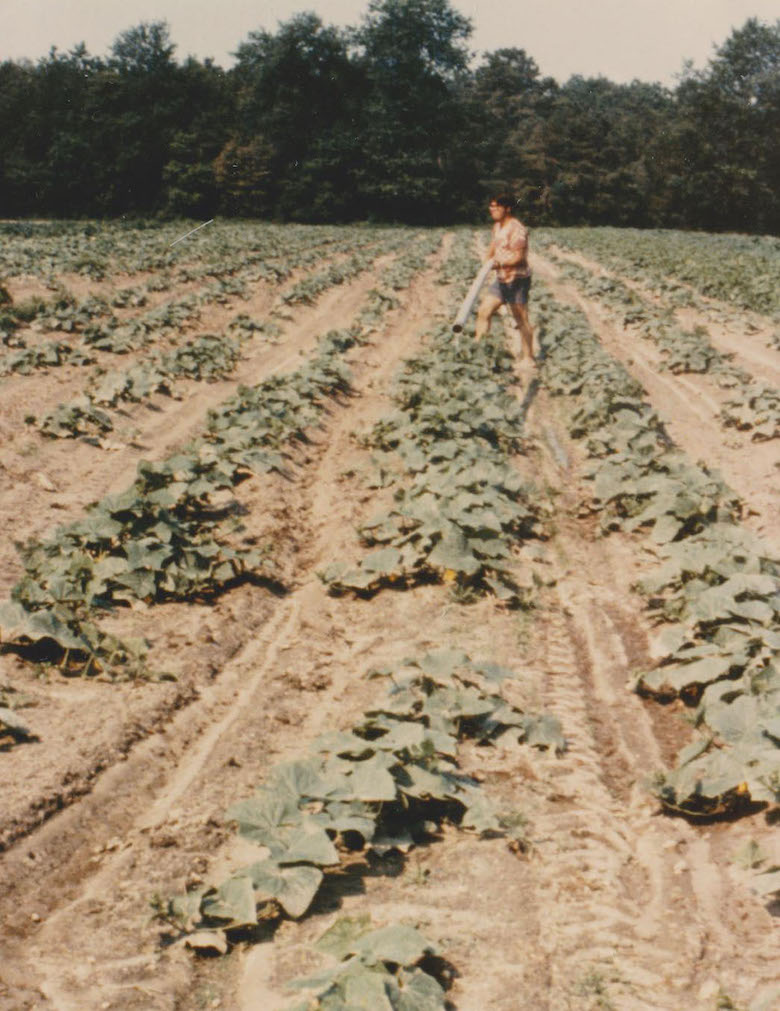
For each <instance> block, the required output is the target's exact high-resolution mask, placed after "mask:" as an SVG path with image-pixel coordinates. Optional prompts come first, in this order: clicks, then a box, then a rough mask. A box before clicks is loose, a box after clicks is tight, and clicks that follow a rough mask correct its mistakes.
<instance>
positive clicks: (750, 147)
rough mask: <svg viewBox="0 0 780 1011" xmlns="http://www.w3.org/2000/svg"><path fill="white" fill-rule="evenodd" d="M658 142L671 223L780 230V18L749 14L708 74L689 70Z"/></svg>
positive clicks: (688, 225)
mask: <svg viewBox="0 0 780 1011" xmlns="http://www.w3.org/2000/svg"><path fill="white" fill-rule="evenodd" d="M655 147H656V150H657V154H658V157H659V159H662V160H663V162H664V165H665V168H666V170H667V182H666V188H667V193H666V201H665V206H664V208H663V213H664V216H665V217H666V219H667V220H669V221H670V222H672V223H674V224H676V225H680V226H683V227H697V228H708V229H732V230H738V231H768V232H777V231H778V230H779V229H780V193H778V189H779V188H778V179H780V21H778V22H776V23H775V25H774V26H770V25H762V24H761V23H760V22H758V21H757V20H756V19H755V18H750V19H749V20H748V21H747V22H746V23H745V25H744V26H743V27H742V28H741V29H737V30H735V31H734V32H732V34H731V36H730V37H729V38H728V39H727V40H726V42H725V43H724V44H723V45H722V46H721V47H720V48H719V49H718V50H717V52H716V55H715V57H714V58H713V59H712V60H711V61H710V63H709V65H708V67H707V68H706V69H705V70H704V71H701V72H694V71H693V70H691V69H690V68H689V69H688V71H687V73H686V74H685V75H684V77H683V80H682V81H681V83H680V85H679V87H678V88H677V91H676V109H675V116H674V120H673V122H672V123H671V124H670V127H669V130H668V132H667V133H666V134H665V135H663V136H659V137H658V139H657V141H656V144H655Z"/></svg>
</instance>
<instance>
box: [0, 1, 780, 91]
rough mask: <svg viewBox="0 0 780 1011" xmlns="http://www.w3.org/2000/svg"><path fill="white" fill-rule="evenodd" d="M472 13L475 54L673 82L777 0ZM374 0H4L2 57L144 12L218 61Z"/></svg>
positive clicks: (338, 19) (94, 34)
mask: <svg viewBox="0 0 780 1011" xmlns="http://www.w3.org/2000/svg"><path fill="white" fill-rule="evenodd" d="M451 3H452V6H453V7H454V8H455V9H456V10H458V11H460V13H462V14H464V15H465V16H466V17H468V18H470V19H471V22H472V24H473V27H474V33H473V35H472V37H471V41H470V48H471V49H472V50H473V51H474V52H475V53H477V54H479V53H481V52H490V51H492V50H495V49H500V48H507V47H515V46H516V47H518V48H522V49H525V51H526V53H527V54H528V55H529V56H531V57H533V59H534V60H536V63H537V64H538V66H539V69H540V71H541V72H542V74H543V75H546V76H550V77H554V78H556V79H557V80H558V81H559V82H561V83H563V82H564V81H565V80H567V79H568V78H569V77H570V76H571V75H572V74H582V75H583V76H586V77H595V76H598V75H603V76H604V77H608V78H609V79H610V80H612V81H614V82H616V83H627V82H629V81H631V80H634V79H638V80H641V81H660V82H661V83H662V84H666V85H669V86H674V84H675V82H676V77H677V75H678V74H679V73H680V71H681V70H682V67H683V63H684V61H685V60H691V61H692V62H693V65H694V66H695V67H698V68H703V67H704V66H705V65H706V63H707V61H708V60H709V59H710V57H711V56H712V55H713V52H714V47H715V46H718V45H721V44H722V43H723V42H724V41H725V39H726V38H727V37H728V36H729V34H730V33H731V30H732V28H738V27H740V26H741V25H743V24H744V23H745V21H746V20H747V18H749V17H757V18H759V19H760V20H763V21H768V22H770V23H774V21H775V20H777V19H778V18H780V0H451ZM367 7H368V0H260V2H258V0H0V26H1V27H0V60H5V59H12V60H20V59H23V58H27V59H30V60H33V61H35V60H37V59H38V58H39V57H41V56H45V55H46V53H48V51H49V49H50V48H51V47H52V46H56V47H57V48H58V49H60V50H63V51H66V50H68V49H70V48H72V46H74V45H75V44H76V43H78V42H82V41H83V42H85V43H86V46H87V49H88V50H89V52H90V53H91V54H92V55H94V56H104V55H106V54H107V53H108V50H109V48H110V46H111V43H112V42H113V40H114V39H115V38H116V36H117V35H118V34H119V33H120V32H121V31H124V30H125V29H126V28H131V27H133V26H134V25H137V24H139V23H140V22H142V21H167V22H168V25H169V27H170V34H171V40H172V41H173V42H175V43H176V47H177V48H176V57H177V58H178V59H180V60H181V59H184V58H185V57H186V56H188V55H193V56H197V57H199V58H200V59H204V58H206V57H212V58H213V59H214V62H215V63H217V64H218V65H220V66H222V67H225V68H227V67H229V66H231V65H232V63H233V59H232V57H231V55H230V54H231V53H232V52H234V51H235V49H236V47H237V46H238V44H239V43H240V42H241V41H243V40H244V39H246V37H247V35H248V33H249V32H250V31H257V30H258V29H267V30H269V31H272V32H273V31H275V30H276V28H277V26H278V24H279V22H280V21H286V20H287V19H288V18H290V17H291V16H292V15H293V14H296V13H299V12H300V11H304V10H313V11H315V12H316V13H317V14H318V15H319V16H320V18H321V19H322V20H323V22H324V23H325V24H334V25H341V26H344V25H355V24H358V23H359V22H360V20H361V18H362V16H363V14H364V13H365V11H366V9H367Z"/></svg>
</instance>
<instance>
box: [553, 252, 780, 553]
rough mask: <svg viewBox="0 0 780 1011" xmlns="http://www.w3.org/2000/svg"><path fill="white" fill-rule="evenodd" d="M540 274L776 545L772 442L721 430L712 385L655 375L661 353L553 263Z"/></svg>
mask: <svg viewBox="0 0 780 1011" xmlns="http://www.w3.org/2000/svg"><path fill="white" fill-rule="evenodd" d="M534 266H535V269H536V271H537V273H538V275H539V276H540V277H541V278H543V279H544V281H545V282H546V283H547V284H548V285H549V286H550V288H551V290H552V291H553V293H554V295H555V297H556V298H559V299H560V300H561V301H563V302H568V303H569V304H573V305H575V306H577V308H579V309H580V310H581V311H582V312H583V313H584V314H585V316H586V317H587V319H588V322H589V324H590V326H591V329H592V330H593V333H594V334H595V335H596V337H597V339H598V340H599V341H600V342H601V344H602V345H603V347H604V349H605V350H606V351H608V352H609V354H611V355H612V356H613V357H614V358H616V359H617V360H618V361H620V362H621V363H622V364H623V365H624V366H625V368H626V370H627V371H628V372H629V373H630V374H631V375H633V376H634V377H635V378H636V379H638V380H639V382H640V383H641V384H642V385H643V386H644V388H645V390H646V391H647V394H648V397H649V400H650V402H651V403H652V404H653V406H654V407H655V408H656V410H657V411H658V412H659V415H660V416H661V418H662V420H663V423H664V427H665V428H666V430H667V431H668V433H669V435H670V437H671V438H672V440H673V441H674V442H675V443H676V444H677V445H678V446H679V447H680V448H681V449H682V450H684V451H685V452H686V453H687V454H688V456H689V457H690V459H691V460H692V461H697V460H704V461H705V462H706V464H707V465H708V466H709V467H714V468H716V469H717V470H718V471H720V473H721V474H722V476H723V478H724V480H725V481H726V483H727V484H728V485H729V486H730V487H731V488H732V489H734V491H736V492H737V493H738V494H739V495H740V497H741V498H742V499H743V501H744V502H745V504H746V506H747V515H746V516H745V524H746V526H748V527H750V529H752V530H753V531H754V532H756V533H758V534H760V535H761V536H763V537H765V538H766V539H767V540H770V541H774V542H780V471H778V468H777V446H776V443H775V442H763V443H761V442H758V443H757V442H752V441H751V439H750V433H749V432H746V433H742V432H737V431H736V430H734V429H729V430H728V432H725V431H724V430H723V429H722V428H721V426H720V424H719V422H718V420H717V413H718V411H719V410H720V406H721V403H722V402H725V400H727V399H728V396H729V395H728V394H727V393H723V394H721V397H722V399H720V400H718V399H715V397H713V395H712V394H713V392H714V391H713V388H712V383H711V382H710V381H708V380H706V379H704V378H699V377H694V376H686V377H682V376H673V377H672V376H668V375H666V374H664V373H661V372H659V371H658V370H659V365H660V355H657V354H653V353H652V351H650V350H649V349H647V348H645V347H644V346H643V344H642V343H641V339H640V338H639V337H637V336H636V335H634V334H631V333H629V332H627V331H626V330H621V329H619V328H617V327H615V326H614V324H613V323H612V322H611V321H610V320H609V317H608V314H606V313H604V312H603V311H602V310H601V309H600V307H599V306H598V305H597V304H596V303H594V302H592V301H591V300H589V299H587V298H585V297H583V296H582V295H580V293H579V292H578V290H577V289H576V287H574V286H573V285H570V284H568V283H565V282H562V281H561V280H560V279H559V273H558V270H557V268H556V267H555V265H554V264H552V263H551V262H550V261H548V260H546V259H544V258H543V257H540V256H538V255H537V256H536V257H535V258H534Z"/></svg>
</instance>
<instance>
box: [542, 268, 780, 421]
mask: <svg viewBox="0 0 780 1011" xmlns="http://www.w3.org/2000/svg"><path fill="white" fill-rule="evenodd" d="M561 274H562V276H563V277H564V278H566V279H570V280H573V281H574V282H575V284H576V285H577V286H578V287H579V288H580V289H581V290H582V291H583V292H584V293H585V294H586V295H587V296H588V297H589V298H594V299H597V300H598V301H600V302H603V303H605V304H606V305H608V306H609V307H610V309H611V310H612V311H613V312H615V313H617V314H618V316H619V318H620V322H621V324H622V325H623V326H626V325H636V326H638V328H639V329H638V332H639V333H640V335H641V336H643V337H645V338H647V339H649V340H651V341H652V342H653V343H654V344H655V345H656V346H657V347H658V348H659V350H660V351H661V353H662V354H663V356H664V357H663V367H664V368H666V369H668V370H669V371H670V372H673V373H675V374H681V373H687V372H692V373H708V374H710V375H712V376H714V377H715V378H716V380H717V382H718V385H719V386H721V387H723V388H724V389H730V390H732V391H733V393H732V395H731V397H730V399H729V400H728V401H727V402H726V404H724V406H723V408H722V409H721V411H720V415H719V418H720V421H721V423H722V424H723V426H724V427H733V428H738V429H740V430H743V431H750V432H751V437H752V438H753V440H755V441H759V440H766V439H775V438H777V437H778V436H780V391H778V390H777V389H776V388H774V387H772V386H769V385H768V384H767V383H763V382H757V381H756V380H755V379H754V378H753V376H752V375H751V374H750V373H749V372H747V371H745V369H742V368H740V367H739V366H737V365H734V363H733V362H732V361H731V359H732V357H733V356H732V355H728V354H723V353H722V352H721V351H718V349H717V348H715V347H713V345H712V344H711V343H710V341H709V339H708V337H707V332H706V330H705V329H704V328H703V327H696V328H695V329H694V330H685V329H684V328H682V327H681V326H679V325H678V324H677V323H676V322H675V319H674V312H673V310H672V309H671V308H670V307H667V308H658V307H657V306H655V305H653V304H652V303H650V302H648V301H647V300H646V299H644V298H642V296H641V295H639V294H638V293H637V292H636V291H634V290H633V289H631V288H630V287H628V285H626V284H624V283H623V282H622V281H621V280H619V279H617V278H612V277H595V276H594V275H593V274H591V273H590V272H589V271H588V270H586V269H585V268H583V267H581V266H580V265H579V264H576V263H570V262H565V263H563V264H562V269H561Z"/></svg>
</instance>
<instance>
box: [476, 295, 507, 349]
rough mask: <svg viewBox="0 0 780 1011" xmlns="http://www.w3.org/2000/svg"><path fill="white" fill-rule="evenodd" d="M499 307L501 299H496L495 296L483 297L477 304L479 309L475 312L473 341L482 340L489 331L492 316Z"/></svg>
mask: <svg viewBox="0 0 780 1011" xmlns="http://www.w3.org/2000/svg"><path fill="white" fill-rule="evenodd" d="M500 305H501V299H500V298H497V297H496V296H495V295H485V297H484V298H483V299H482V301H481V302H480V304H479V309H478V310H477V326H476V329H475V331H474V339H475V340H478V341H479V340H482V338H483V337H484V336H485V334H486V333H487V332H488V330H489V329H490V321H491V319H492V318H493V315H494V313H495V311H496V309H498V307H499V306H500Z"/></svg>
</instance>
